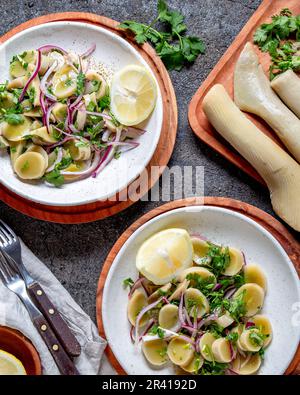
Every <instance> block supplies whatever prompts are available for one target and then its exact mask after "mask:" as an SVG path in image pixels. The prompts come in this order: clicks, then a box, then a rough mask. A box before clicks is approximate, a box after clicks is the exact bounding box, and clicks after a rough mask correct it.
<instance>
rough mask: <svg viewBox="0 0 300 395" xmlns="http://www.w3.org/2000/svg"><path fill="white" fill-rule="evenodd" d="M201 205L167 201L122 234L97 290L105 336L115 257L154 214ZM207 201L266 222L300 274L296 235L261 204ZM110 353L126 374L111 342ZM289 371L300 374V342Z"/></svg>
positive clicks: (99, 320) (191, 200)
mask: <svg viewBox="0 0 300 395" xmlns="http://www.w3.org/2000/svg"><path fill="white" fill-rule="evenodd" d="M197 205H199V200H198V202H197V199H194V198H188V199H183V200H175V201H174V202H170V203H167V204H164V205H163V206H160V207H157V208H155V209H154V210H152V211H150V212H149V213H147V214H145V215H144V216H142V217H141V218H139V219H138V220H137V221H136V222H134V223H133V224H132V225H131V226H130V227H129V228H128V229H127V230H126V231H125V232H124V233H123V234H122V235H121V236H120V237H119V239H118V240H117V242H116V243H115V245H114V246H113V248H112V249H111V251H110V253H109V254H108V256H107V258H106V261H105V262H104V265H103V269H102V272H101V275H100V279H99V283H98V291H97V299H96V306H97V323H98V328H99V333H100V335H101V336H102V337H104V338H105V332H104V327H103V321H102V295H103V289H104V285H105V281H106V277H107V275H108V272H109V269H110V267H111V265H112V263H113V261H114V259H115V258H116V256H117V254H118V253H119V251H120V249H121V247H122V246H123V244H124V243H125V242H126V241H127V239H128V238H129V237H130V236H131V235H132V234H133V233H134V232H135V231H136V230H137V229H138V228H139V227H140V226H142V225H143V224H145V223H146V222H148V221H149V220H151V219H152V218H154V217H157V216H158V215H160V214H163V213H166V212H167V211H170V210H174V209H177V208H180V207H187V206H197ZM204 205H206V206H215V207H222V208H226V209H229V210H233V211H236V212H238V213H240V214H243V215H246V216H247V217H249V218H251V219H252V220H254V221H255V222H257V223H258V224H260V225H261V226H263V227H264V228H265V229H266V230H267V231H268V232H270V233H271V234H272V235H273V236H274V237H275V238H276V239H277V240H278V242H279V243H280V244H281V246H282V247H283V248H284V250H285V252H286V253H287V255H288V256H289V257H290V259H291V261H292V262H293V264H294V266H295V268H296V270H297V272H298V274H299V275H300V245H299V243H298V242H297V241H296V240H295V238H294V237H293V236H292V235H291V234H290V233H289V231H288V230H287V229H286V228H285V227H284V226H283V225H282V224H281V223H280V222H279V221H277V220H276V219H275V218H273V217H272V216H271V215H269V214H267V213H266V212H264V211H262V210H260V209H258V208H257V207H254V206H251V205H250V204H247V203H243V202H240V201H238V200H233V199H228V198H222V197H205V198H204ZM128 336H129V333H128ZM106 354H107V356H108V359H109V361H110V363H111V364H112V366H113V367H114V369H115V370H116V371H117V372H118V373H119V374H126V372H125V371H124V370H123V368H122V367H121V366H120V364H119V362H118V360H117V359H116V357H115V356H114V354H113V352H112V351H111V349H110V348H109V346H108V347H107V348H106ZM285 374H300V346H299V347H298V350H297V352H296V354H295V356H294V359H293V361H292V362H291V363H290V366H289V367H288V369H287V370H286V372H285Z"/></svg>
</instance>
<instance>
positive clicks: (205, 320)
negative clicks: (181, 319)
mask: <svg viewBox="0 0 300 395" xmlns="http://www.w3.org/2000/svg"><path fill="white" fill-rule="evenodd" d="M218 318H219V315H218V314H217V313H216V312H214V313H212V314H210V315H209V316H207V317H206V318H202V319H201V320H200V321H199V322H198V330H199V329H201V328H202V326H203V325H207V324H208V323H209V322H211V321H216V320H217V319H218Z"/></svg>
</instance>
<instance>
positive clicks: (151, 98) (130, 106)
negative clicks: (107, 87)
mask: <svg viewBox="0 0 300 395" xmlns="http://www.w3.org/2000/svg"><path fill="white" fill-rule="evenodd" d="M110 93H111V110H112V112H113V114H114V115H115V117H116V118H117V120H118V121H119V122H120V123H121V124H122V125H126V126H132V125H137V124H139V123H141V122H143V121H144V120H145V119H147V118H148V117H149V115H150V114H151V112H152V111H153V109H154V107H155V103H156V98H157V88H156V82H155V80H154V78H153V77H152V75H151V74H150V73H149V71H148V70H147V69H146V68H145V67H141V66H137V65H130V66H126V67H124V68H123V69H121V70H120V71H119V72H117V73H116V74H115V75H114V76H113V79H112V83H111V92H110Z"/></svg>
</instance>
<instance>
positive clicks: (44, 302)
mask: <svg viewBox="0 0 300 395" xmlns="http://www.w3.org/2000/svg"><path fill="white" fill-rule="evenodd" d="M28 293H29V295H30V296H31V298H32V299H33V301H34V302H35V303H36V306H37V307H38V308H39V310H40V311H41V312H42V313H43V315H44V316H45V318H46V319H47V321H48V322H49V324H50V325H51V327H52V330H53V332H54V333H55V335H56V337H57V338H58V339H59V341H60V342H61V344H62V346H63V347H64V349H65V350H66V352H67V354H69V355H70V356H71V357H78V356H79V355H80V353H81V346H80V344H79V342H78V340H77V339H76V337H75V336H74V335H73V333H72V332H71V330H70V328H69V327H68V325H67V324H66V322H65V321H64V320H63V318H62V317H61V315H60V314H59V312H58V311H57V309H56V308H55V307H54V305H53V304H52V302H51V301H50V299H49V298H48V296H47V294H46V293H45V292H44V290H43V288H42V287H41V286H40V285H39V284H38V283H34V284H32V285H31V286H30V287H29V288H28Z"/></svg>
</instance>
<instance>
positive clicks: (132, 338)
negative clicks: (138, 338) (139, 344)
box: [130, 325, 135, 343]
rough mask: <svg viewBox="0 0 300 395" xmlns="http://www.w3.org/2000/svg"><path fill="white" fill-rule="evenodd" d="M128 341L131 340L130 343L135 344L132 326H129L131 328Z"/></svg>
mask: <svg viewBox="0 0 300 395" xmlns="http://www.w3.org/2000/svg"><path fill="white" fill-rule="evenodd" d="M130 339H131V341H132V343H135V338H134V326H133V325H131V328H130Z"/></svg>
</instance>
